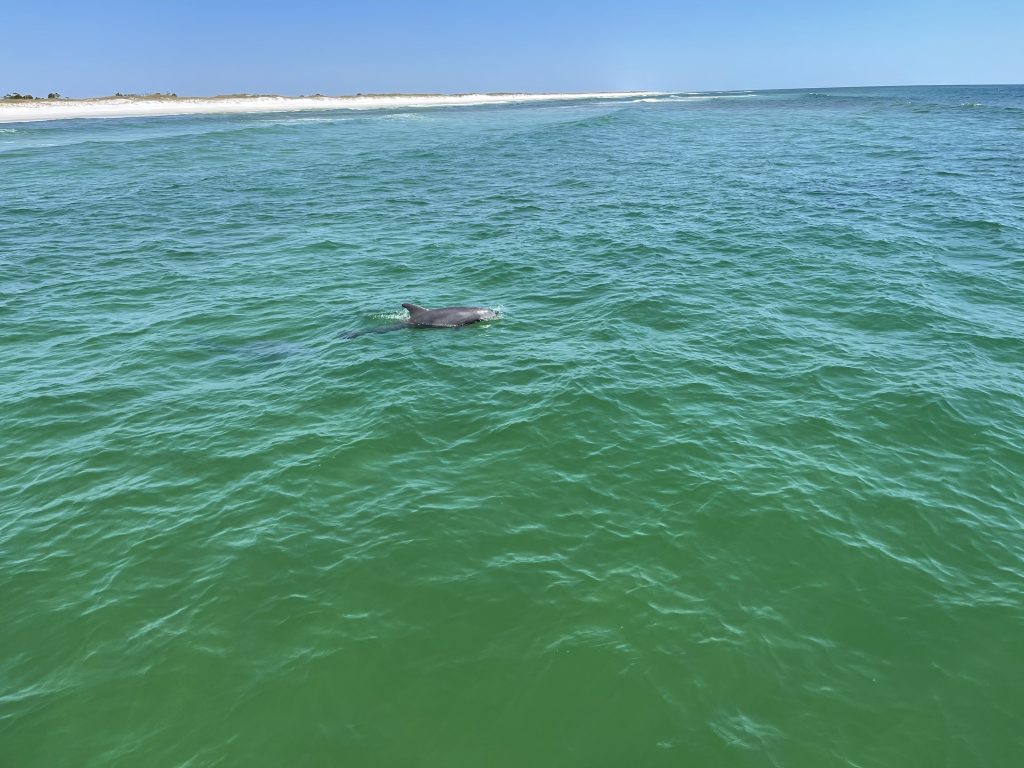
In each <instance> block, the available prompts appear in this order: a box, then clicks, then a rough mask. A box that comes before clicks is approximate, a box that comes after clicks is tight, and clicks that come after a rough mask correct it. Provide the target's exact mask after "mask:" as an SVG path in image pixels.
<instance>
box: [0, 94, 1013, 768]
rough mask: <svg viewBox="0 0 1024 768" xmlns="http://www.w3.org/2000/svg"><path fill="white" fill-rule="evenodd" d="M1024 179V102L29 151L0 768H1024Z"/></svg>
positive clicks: (0, 455)
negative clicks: (436, 312) (432, 322)
mask: <svg viewBox="0 0 1024 768" xmlns="http://www.w3.org/2000/svg"><path fill="white" fill-rule="evenodd" d="M1022 179H1024V87H1021V86H1000V87H943V88H879V89H843V90H833V91H816V92H810V91H790V92H759V93H731V94H704V95H683V94H680V95H674V96H663V97H656V98H650V99H633V98H627V99H621V100H618V101H612V102H609V101H598V100H595V101H583V102H556V103H548V104H531V105H525V106H524V105H497V106H486V107H468V108H461V107H460V108H435V109H419V110H394V111H367V112H351V111H337V112H325V113H316V114H311V113H301V114H298V113H296V114H276V115H226V116H200V117H168V118H143V119H117V120H70V121H55V122H49V123H19V124H7V125H0V323H2V329H3V333H2V337H0V606H2V614H0V617H2V628H0V766H4V767H5V768H6V767H7V766H11V767H12V768H20V767H22V766H25V767H28V766H181V767H185V766H188V768H199V767H200V766H285V765H287V766H395V767H403V768H404V767H407V766H410V767H411V766H423V767H425V768H427V767H433V766H438V767H441V766H443V767H445V768H449V767H450V768H456V767H466V768H469V767H473V766H558V767H560V768H561V767H567V766H587V767H590V766H609V767H612V766H807V767H808V768H823V767H826V766H851V767H857V768H868V767H874V766H878V767H880V768H881V767H883V766H885V767H889V766H900V767H901V768H904V767H908V766H929V767H932V766H958V767H959V766H979V767H981V766H984V767H986V768H990V767H992V766H1019V765H1021V764H1024V732H1022V729H1021V718H1022V717H1024V480H1022V476H1024V184H1022ZM403 302H415V303H418V304H423V305H427V306H432V307H433V306H445V305H451V304H471V305H482V306H487V307H491V308H494V309H497V310H499V311H500V313H501V318H500V319H499V320H497V321H493V322H488V323H483V324H480V325H478V326H472V327H468V328H465V329H459V330H448V329H430V330H402V331H399V332H394V333H387V334H370V335H364V336H359V337H357V338H351V339H348V338H345V334H346V333H349V332H352V331H357V330H361V329H371V328H374V327H376V326H379V325H385V324H387V323H391V322H394V321H395V320H396V319H400V318H401V317H402V315H403V312H402V310H401V309H400V305H401V304H402V303H403Z"/></svg>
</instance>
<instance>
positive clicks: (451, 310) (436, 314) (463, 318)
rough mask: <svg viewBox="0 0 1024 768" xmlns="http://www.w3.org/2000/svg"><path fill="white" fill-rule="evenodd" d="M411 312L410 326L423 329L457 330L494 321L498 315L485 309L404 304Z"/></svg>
mask: <svg viewBox="0 0 1024 768" xmlns="http://www.w3.org/2000/svg"><path fill="white" fill-rule="evenodd" d="M402 306H403V307H405V308H406V309H408V310H409V325H416V326H419V327H421V328H457V327H458V326H460V325H470V324H472V323H479V322H480V321H481V320H493V319H494V318H496V317H497V316H498V313H497V312H495V311H494V310H491V309H486V308H485V307H441V308H440V309H427V308H426V307H421V306H419V305H418V304H403V305H402Z"/></svg>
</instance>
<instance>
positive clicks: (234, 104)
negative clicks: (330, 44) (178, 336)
mask: <svg viewBox="0 0 1024 768" xmlns="http://www.w3.org/2000/svg"><path fill="white" fill-rule="evenodd" d="M652 95H656V92H653V91H628V92H615V93H468V94H456V95H435V94H431V95H416V94H402V95H394V96H391V95H367V96H362V95H359V96H228V97H225V96H217V97H210V98H205V97H202V98H186V97H181V98H179V97H162V98H146V97H128V98H102V99H60V100H49V99H34V100H31V101H27V100H26V101H5V102H0V123H16V122H25V121H30V120H64V119H68V118H81V117H91V118H96V117H144V116H155V115H197V114H217V113H221V114H223V113H230V112H295V111H300V110H314V109H396V108H403V107H444V106H463V105H472V104H510V103H517V102H533V101H561V100H566V99H616V98H626V97H630V96H652Z"/></svg>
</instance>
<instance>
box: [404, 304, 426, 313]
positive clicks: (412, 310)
mask: <svg viewBox="0 0 1024 768" xmlns="http://www.w3.org/2000/svg"><path fill="white" fill-rule="evenodd" d="M402 306H403V307H405V308H406V309H408V310H409V314H410V315H415V314H416V313H417V312H427V311H428V310H427V308H426V307H421V306H420V305H419V304H403V305H402Z"/></svg>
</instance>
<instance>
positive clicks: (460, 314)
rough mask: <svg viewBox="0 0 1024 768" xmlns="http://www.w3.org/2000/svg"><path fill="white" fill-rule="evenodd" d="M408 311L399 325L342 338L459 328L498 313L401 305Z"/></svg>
mask: <svg viewBox="0 0 1024 768" xmlns="http://www.w3.org/2000/svg"><path fill="white" fill-rule="evenodd" d="M402 306H403V307H405V308H406V309H407V310H409V319H408V320H405V321H403V322H400V323H392V324H391V325H383V326H381V327H380V328H373V329H371V330H368V331H352V332H351V333H345V334H342V337H343V338H346V339H354V338H356V337H357V336H363V335H364V334H367V333H387V332H388V331H400V330H402V329H403V328H459V327H461V326H463V325H472V324H473V323H479V322H480V321H481V320H494V319H495V318H497V317H498V313H497V312H495V311H494V310H493V309H487V308H486V307H440V308H438V309H427V308H426V307H421V306H420V305H419V304H403V305H402Z"/></svg>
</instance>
